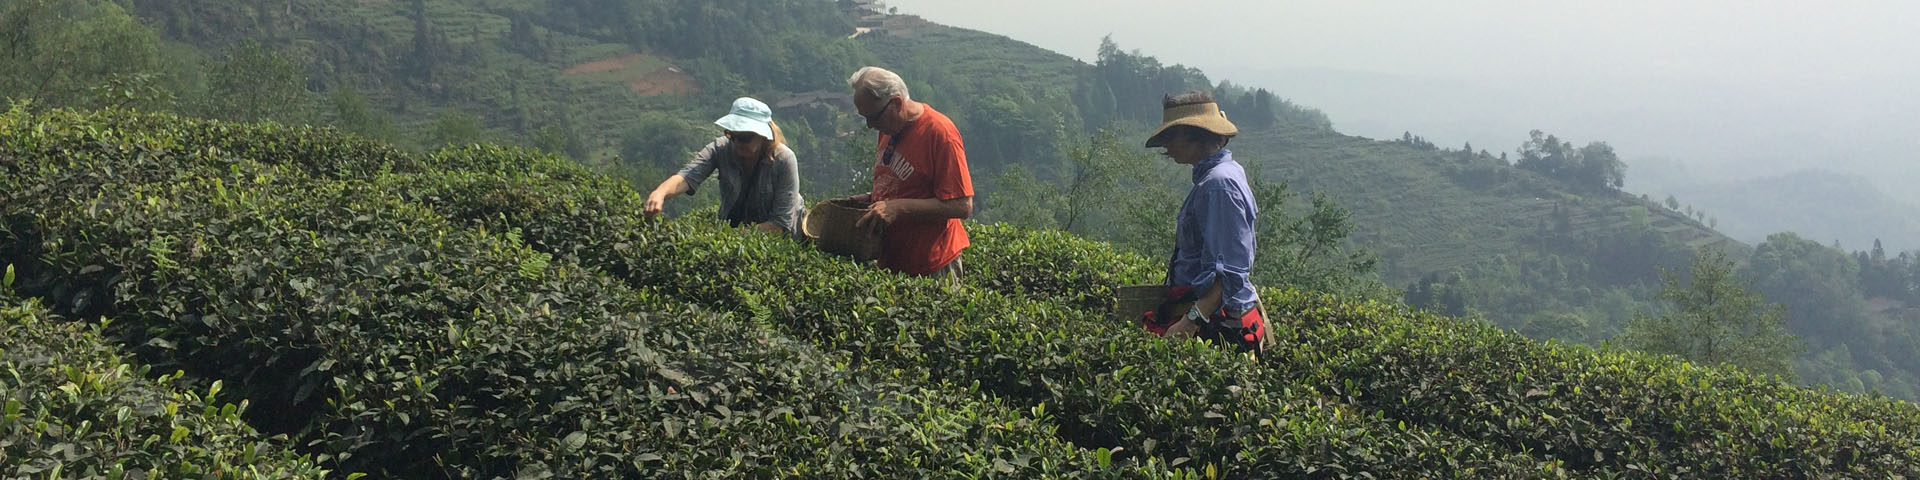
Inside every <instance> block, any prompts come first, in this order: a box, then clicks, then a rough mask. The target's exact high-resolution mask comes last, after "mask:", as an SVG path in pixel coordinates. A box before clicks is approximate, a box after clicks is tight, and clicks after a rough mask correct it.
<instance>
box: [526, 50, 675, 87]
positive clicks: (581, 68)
mask: <svg viewBox="0 0 1920 480" xmlns="http://www.w3.org/2000/svg"><path fill="white" fill-rule="evenodd" d="M560 73H561V74H562V75H568V76H585V77H587V78H590V79H593V80H597V81H606V82H612V83H620V84H623V85H626V86H627V89H628V90H632V91H634V93H638V94H640V95H641V96H648V97H651V96H657V95H690V94H694V93H699V92H700V86H699V84H698V83H697V82H695V81H694V79H693V76H691V75H687V73H686V72H685V71H683V70H681V69H680V67H677V66H674V65H673V63H672V62H669V61H667V59H665V58H662V57H658V56H654V55H648V54H644V53H629V54H626V55H621V56H618V57H613V58H605V59H600V60H595V61H591V62H586V63H582V64H579V65H574V66H572V67H568V68H567V69H566V70H562V71H561V72H560Z"/></svg>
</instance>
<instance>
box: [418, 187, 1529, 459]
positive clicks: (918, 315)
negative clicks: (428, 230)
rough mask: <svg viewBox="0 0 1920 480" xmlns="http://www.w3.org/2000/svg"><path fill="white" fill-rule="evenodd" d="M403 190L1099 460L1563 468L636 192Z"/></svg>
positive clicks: (1081, 320)
mask: <svg viewBox="0 0 1920 480" xmlns="http://www.w3.org/2000/svg"><path fill="white" fill-rule="evenodd" d="M503 160H504V161H507V162H508V163H515V162H512V159H511V158H504V159H503ZM468 163H469V164H474V163H478V162H468ZM390 189H392V190H394V191H402V192H407V194H408V195H410V196H413V197H414V198H416V199H419V200H420V201H421V202H423V203H425V204H427V205H431V206H432V207H433V208H435V209H436V210H437V211H440V212H442V213H443V214H445V215H447V216H448V217H449V218H454V219H464V220H467V221H471V222H475V224H476V225H480V226H483V227H484V228H489V229H494V230H506V229H512V230H515V231H519V232H521V236H522V238H523V239H524V240H525V241H526V242H528V243H529V244H531V245H534V246H536V247H537V248H539V249H541V250H542V251H546V252H551V253H554V254H556V255H557V256H559V257H561V258H569V259H578V261H579V262H580V263H582V264H585V265H593V266H595V267H596V268H599V269H601V270H603V271H606V272H608V273H610V274H612V275H614V276H616V277H621V278H625V279H627V280H628V282H629V283H630V284H632V285H634V286H637V287H643V288H648V289H651V290H653V291H656V292H659V293H660V294H662V295H665V296H671V297H674V298H679V299H683V300H687V301H694V302H698V303H701V304H704V305H709V306H712V307H715V308H721V309H726V310H729V311H734V312H738V313H742V314H750V315H752V316H754V317H755V318H759V319H763V320H764V321H768V322H771V323H774V324H777V325H781V326H783V327H785V328H786V329H787V331H789V332H791V333H792V334H794V335H797V336H802V337H806V338H810V339H814V340H815V341H817V342H818V343H819V344H820V345H822V346H823V347H824V348H832V349H842V350H846V351H849V352H851V353H852V354H853V356H854V357H855V358H856V359H860V360H863V361H866V362H870V368H887V367H892V368H901V369H908V370H924V371H926V372H927V374H928V375H930V376H931V377H932V378H945V379H955V380H957V381H966V382H974V383H976V384H977V385H978V386H979V388H981V389H983V390H986V391H989V392H993V393H996V394H998V395H1001V396H1003V397H1005V398H1007V399H1008V400H1009V401H1010V402H1015V403H1018V404H1024V405H1033V406H1034V408H1036V409H1044V410H1045V411H1046V412H1048V413H1050V414H1052V415H1053V416H1054V418H1056V419H1058V421H1060V422H1061V434H1062V435H1064V436H1066V437H1067V438H1068V439H1070V440H1072V441H1074V442H1075V443H1077V444H1079V445H1081V446H1083V447H1085V448H1106V447H1121V449H1120V451H1121V452H1122V453H1121V455H1125V456H1133V457H1135V458H1144V459H1145V460H1146V461H1148V462H1155V461H1165V462H1167V463H1168V464H1170V465H1204V466H1205V467H1203V468H1205V469H1207V470H1209V471H1217V472H1220V474H1221V475H1225V476H1227V477H1232V478H1250V477H1253V478H1297V477H1303V476H1308V477H1342V476H1373V477H1432V476H1458V477H1465V478H1481V477H1487V476H1498V477H1537V476H1556V475H1559V474H1560V471H1559V470H1558V469H1557V467H1556V466H1555V465H1553V464H1552V463H1550V462H1540V461H1537V460H1534V459H1532V458H1531V457H1528V456H1525V455H1519V454H1515V453H1514V452H1510V451H1506V450H1503V449H1498V448H1489V447H1488V446H1487V445H1486V444H1483V443H1479V442H1474V441H1465V440H1462V439H1460V438H1457V437H1453V436H1451V435H1447V434H1444V433H1437V432H1435V431H1432V430H1426V429H1422V428H1415V427H1409V426H1407V425H1405V424H1397V423H1395V422H1392V421H1387V420H1382V419H1378V418H1373V417H1370V416H1366V415H1364V414H1362V413H1360V412H1358V411H1357V410H1354V409H1352V408H1349V407H1347V406H1345V405H1341V404H1339V403H1337V402H1328V401H1325V400H1323V398H1322V397H1320V396H1318V395H1315V394H1314V392H1313V390H1314V388H1313V387H1312V386H1310V385H1303V384H1298V383H1290V382H1285V381H1284V379H1279V377H1274V376H1266V375H1264V374H1263V373H1262V372H1261V371H1260V370H1259V369H1258V368H1256V367H1255V365H1253V364H1252V363H1251V362H1250V361H1248V360H1247V359H1245V358H1241V357H1238V356H1234V355H1229V354H1223V353H1221V352H1219V351H1217V350H1214V349H1211V348H1207V347H1206V346H1204V345H1198V344H1194V343H1189V342H1166V341H1160V340H1155V339H1150V338H1147V337H1146V336H1145V335H1144V334H1141V333H1140V332H1138V331H1135V330H1133V329H1131V328H1123V327H1124V326H1118V325H1114V324H1112V322H1109V321H1107V320H1105V319H1103V318H1089V317H1087V316H1085V315H1082V314H1077V313H1074V312H1073V311H1071V310H1069V309H1063V308H1058V307H1055V306H1051V305H1048V304H1046V303H1042V302H1033V301H1027V300H1024V299H1017V298H1011V297H1008V296H1004V295H997V294H991V293H988V292H984V291H980V290H977V289H970V290H967V291H965V292H958V293H956V292H950V291H949V290H948V289H947V288H945V287H943V286H941V285H939V284H937V283H935V282H934V281H932V280H929V279H924V278H913V277H904V276H898V275H893V274H887V273H882V272H879V271H875V270H873V269H871V268H868V267H864V266H861V265H857V264H854V263H851V262H847V261H844V260H840V259H836V258H832V257H828V256H824V255H822V254H819V253H817V252H813V251H811V250H810V249H808V248H806V247H804V246H802V245H798V244H795V243H793V242H790V241H787V240H785V239H782V238H779V237H775V236H771V235H742V234H740V233H738V232H735V231H733V230H730V229H726V228H724V227H721V226H719V225H718V224H717V223H714V222H711V221H701V220H690V219H682V220H677V221H673V222H658V221H650V220H648V219H645V218H643V217H640V216H639V215H638V211H639V209H638V199H637V197H636V196H634V195H632V194H631V192H630V191H619V190H609V189H603V188H582V187H577V186H574V185H572V184H569V183H566V182H557V181H553V180H551V179H548V178H543V177H542V176H540V175H504V176H503V175H492V174H484V173H474V172H460V173H452V174H442V175H421V176H416V177H414V179H413V181H411V182H407V183H400V184H396V185H393V186H391V187H390ZM970 261H971V260H970ZM1435 472H1442V473H1435Z"/></svg>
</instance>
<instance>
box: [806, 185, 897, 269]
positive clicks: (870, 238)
mask: <svg viewBox="0 0 1920 480" xmlns="http://www.w3.org/2000/svg"><path fill="white" fill-rule="evenodd" d="M866 214H867V207H866V205H863V204H859V203H855V202H853V201H851V200H822V201H821V202H820V203H816V204H814V205H813V208H812V209H809V210H807V216H806V218H803V219H801V220H800V232H801V234H802V235H806V237H807V240H809V241H812V242H813V244H814V246H815V247H817V248H819V249H820V250H821V251H823V252H827V253H831V254H834V255H842V256H848V257H853V259H854V260H858V261H862V262H870V261H873V260H875V259H878V258H880V232H881V230H880V222H874V223H873V224H871V225H868V226H867V228H859V227H856V226H855V224H857V223H858V222H859V221H860V217H861V216H864V215H866Z"/></svg>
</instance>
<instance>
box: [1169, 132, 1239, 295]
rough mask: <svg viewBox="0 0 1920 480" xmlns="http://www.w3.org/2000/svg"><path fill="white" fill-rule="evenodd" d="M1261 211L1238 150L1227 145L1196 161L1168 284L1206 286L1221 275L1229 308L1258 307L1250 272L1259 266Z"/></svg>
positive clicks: (1182, 207)
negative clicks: (1237, 158)
mask: <svg viewBox="0 0 1920 480" xmlns="http://www.w3.org/2000/svg"><path fill="white" fill-rule="evenodd" d="M1259 215H1260V207H1259V206H1258V205H1255V204H1254V203H1253V190H1252V188H1251V187H1249V186H1248V185H1247V171H1246V169H1245V168H1242V167H1241V166H1240V163H1239V162H1235V161H1233V152H1229V151H1227V150H1226V149H1221V150H1220V151H1219V152H1215V153H1214V154H1213V155H1212V156H1209V157H1207V159H1206V160H1202V161H1200V163H1197V164H1194V165H1193V190H1189V191H1187V200H1186V202H1184V203H1182V204H1181V205H1180V215H1179V217H1178V218H1179V220H1178V223H1177V224H1176V225H1175V229H1174V249H1175V250H1174V252H1173V259H1172V260H1171V262H1169V264H1168V266H1167V282H1168V285H1170V286H1178V285H1187V286H1191V287H1193V289H1194V291H1195V292H1206V291H1207V290H1208V289H1211V288H1213V282H1214V281H1216V280H1217V281H1219V282H1221V295H1220V298H1221V303H1222V307H1223V308H1225V309H1226V310H1227V311H1230V312H1231V311H1241V310H1246V309H1249V308H1253V305H1254V302H1256V301H1258V300H1259V299H1260V297H1259V295H1258V294H1256V293H1254V291H1253V285H1252V284H1250V283H1248V282H1247V274H1248V273H1250V272H1252V271H1253V250H1254V243H1255V241H1254V238H1253V236H1254V231H1255V230H1254V219H1255V218H1256V217H1258V216H1259Z"/></svg>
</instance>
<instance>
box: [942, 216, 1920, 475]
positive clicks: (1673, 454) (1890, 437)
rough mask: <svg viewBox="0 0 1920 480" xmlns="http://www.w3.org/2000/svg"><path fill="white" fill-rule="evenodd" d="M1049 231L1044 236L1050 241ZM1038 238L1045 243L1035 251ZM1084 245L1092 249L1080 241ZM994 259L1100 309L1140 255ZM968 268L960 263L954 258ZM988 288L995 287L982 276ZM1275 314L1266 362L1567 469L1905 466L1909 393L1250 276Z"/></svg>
mask: <svg viewBox="0 0 1920 480" xmlns="http://www.w3.org/2000/svg"><path fill="white" fill-rule="evenodd" d="M986 230H987V231H988V232H993V233H992V234H989V235H981V236H977V237H976V238H975V244H974V245H975V246H974V248H973V249H972V250H970V251H971V252H981V251H985V252H996V253H997V252H1008V251H1014V252H1023V253H1021V255H1020V258H1041V259H1047V258H1079V257H1089V256H1092V257H1113V256H1118V257H1121V258H1118V259H1117V261H1121V262H1126V261H1129V259H1128V258H1125V256H1124V255H1120V254H1116V253H1113V252H1111V249H1110V248H1106V247H1104V246H1098V245H1094V244H1091V242H1085V241H1074V240H1070V239H1069V240H1058V241H1053V240H1050V241H1047V242H1035V239H1040V238H1046V237H1047V236H1048V234H1024V233H1019V232H1015V233H1013V234H1010V235H1009V234H1006V232H1002V231H999V229H993V228H990V229H986ZM1050 245H1051V247H1050ZM1049 248H1055V249H1057V250H1059V251H1058V252H1055V253H1044V252H1035V251H1044V250H1047V249H1049ZM1089 250H1095V251H1097V250H1107V251H1106V252H1094V253H1089V252H1088V251H1089ZM1130 260H1131V262H1132V264H1131V265H1127V264H1118V265H1092V266H1087V264H1085V263H1081V262H1033V261H1026V262H1009V263H1007V264H1006V268H1013V269H1017V270H1018V271H1017V272H991V271H982V270H985V269H984V268H974V269H973V270H974V273H977V274H978V275H979V277H984V278H1006V277H1018V278H1021V279H1023V282H1022V283H1021V284H1020V286H1019V287H1018V288H1017V289H1011V290H1009V291H1014V292H1042V293H1043V294H1047V295H1048V298H1052V299H1056V300H1057V301H1060V302H1063V303H1070V304H1080V305H1083V306H1087V305H1094V306H1092V307H1089V308H1088V310H1087V311H1088V312H1089V313H1090V314H1091V313H1103V312H1105V310H1104V305H1097V304H1095V303H1093V302H1088V301H1085V300H1086V299H1085V298H1084V296H1083V294H1084V292H1098V291H1104V290H1108V289H1111V288H1114V287H1117V286H1120V285H1125V284H1128V283H1136V282H1138V277H1139V276H1140V275H1139V274H1138V273H1133V272H1136V271H1137V270H1139V269H1141V268H1147V267H1150V263H1149V262H1148V261H1147V260H1145V259H1140V258H1138V257H1132V258H1131V259H1130ZM969 266H970V267H972V266H973V264H972V263H970V264H969ZM984 286H988V287H991V288H994V289H996V290H998V289H1005V288H1006V287H1004V286H1003V285H992V284H989V285H984ZM1261 294H1262V299H1263V300H1264V301H1265V302H1266V303H1267V305H1268V306H1269V307H1270V308H1271V309H1272V310H1273V313H1274V314H1275V315H1276V316H1277V317H1281V318H1285V319H1288V322H1287V323H1286V325H1287V326H1289V328H1281V329H1277V332H1278V333H1280V334H1281V335H1282V336H1281V337H1280V338H1281V342H1280V343H1281V344H1282V345H1285V348H1283V349H1281V350H1279V351H1277V352H1276V353H1278V355H1274V356H1272V357H1271V358H1270V361H1269V362H1267V363H1268V365H1269V367H1272V368H1275V369H1277V370H1279V371H1281V372H1284V375H1286V376H1290V377H1297V378H1303V379H1311V380H1309V382H1310V383H1313V384H1316V385H1319V386H1320V387H1319V390H1320V391H1322V392H1323V393H1325V394H1327V395H1331V396H1336V397H1338V398H1341V399H1343V400H1345V401H1347V402H1348V403H1351V404H1353V405H1356V406H1360V407H1362V408H1364V409H1365V410H1367V411H1376V412H1382V413H1384V414H1386V415H1387V416H1388V417H1390V418H1395V419H1400V420H1404V421H1408V422H1412V423H1415V424H1418V425H1428V426H1432V427H1436V428H1441V429H1445V430H1448V431H1454V432H1459V433H1460V434H1462V435H1466V436H1469V437H1473V438H1481V439H1486V440H1489V441H1493V442H1498V443H1501V444H1505V445H1509V446H1511V447H1512V448H1515V449H1524V450H1527V451H1531V452H1536V453H1537V454H1539V455H1541V456H1543V457H1548V458H1555V459H1561V460H1565V461H1566V462H1567V465H1568V466H1569V467H1570V468H1573V469H1575V470H1580V471H1604V470H1615V471H1625V472H1648V473H1652V474H1657V475H1662V476H1666V475H1679V476H1700V475H1705V476H1716V477H1745V478H1779V477H1787V478H1818V477H1827V476H1856V475H1865V476H1869V477H1886V476H1907V477H1914V476H1920V435H1915V434H1914V432H1920V407H1916V406H1915V405H1913V404H1911V403H1906V402H1899V401H1895V400H1890V399H1884V398H1865V397H1858V396H1848V395H1840V394H1833V393H1827V392H1816V391H1811V390H1807V389H1803V388H1798V387H1795V386H1793V385H1790V384H1787V383H1785V382H1781V381H1778V380H1777V379H1770V378H1759V377H1756V376H1753V375H1748V374H1745V373H1742V372H1737V371H1730V370H1729V369H1726V368H1721V367H1701V366H1695V365H1690V364H1687V363H1684V362H1680V361H1675V360H1673V359H1670V358H1666V357H1658V356H1651V355H1644V354H1638V353H1632V352H1621V351H1614V350H1595V349H1592V348H1588V347H1584V346H1578V345H1566V344H1543V343H1539V342H1534V341H1531V340H1527V339H1525V338H1523V337H1520V336H1517V335H1512V334H1508V333H1506V332H1501V331H1499V330H1497V329H1494V328H1492V327H1489V326H1486V325H1482V324H1477V323H1471V322H1462V321H1459V320H1457V319H1451V318H1445V317H1439V316H1435V315H1431V314H1425V313H1417V312H1410V311H1408V310H1406V309H1405V308H1402V307H1397V306H1390V305H1384V304H1379V303H1374V302H1354V301H1349V300H1346V299H1342V298H1338V297H1335V296H1330V295H1324V294H1312V293H1306V292H1300V291H1295V290H1280V289H1263V290H1262V292H1261Z"/></svg>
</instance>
